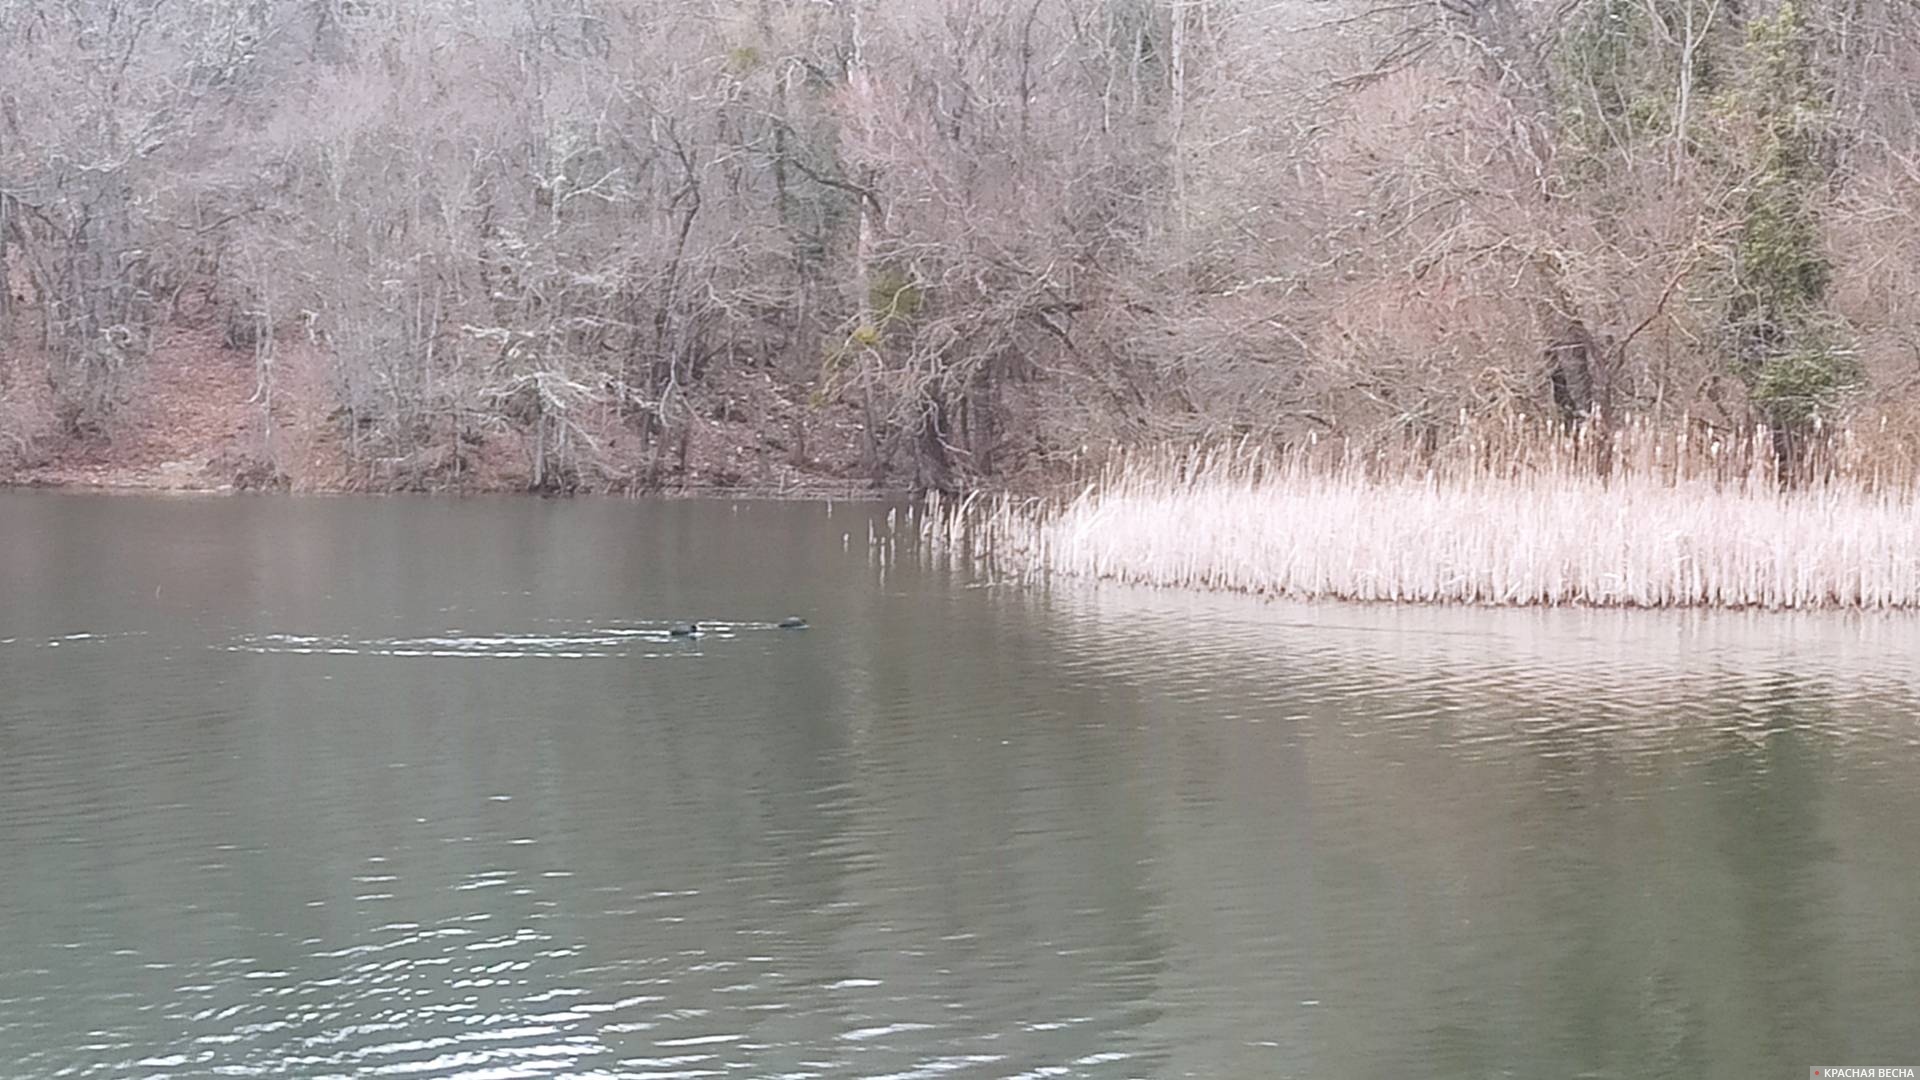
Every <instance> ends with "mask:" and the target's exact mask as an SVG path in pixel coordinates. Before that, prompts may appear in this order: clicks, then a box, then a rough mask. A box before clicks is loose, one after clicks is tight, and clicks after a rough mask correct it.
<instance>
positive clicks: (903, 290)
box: [867, 267, 926, 323]
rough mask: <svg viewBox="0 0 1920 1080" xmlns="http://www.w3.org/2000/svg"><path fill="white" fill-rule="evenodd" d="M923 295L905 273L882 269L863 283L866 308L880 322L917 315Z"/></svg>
mask: <svg viewBox="0 0 1920 1080" xmlns="http://www.w3.org/2000/svg"><path fill="white" fill-rule="evenodd" d="M925 302H926V293H925V291H924V290H922V289H921V287H920V283H919V282H918V281H917V280H916V279H915V278H914V277H913V276H912V275H911V274H909V273H907V272H906V271H903V270H900V269H898V268H895V267H885V268H881V269H878V270H875V271H873V273H872V274H871V275H870V276H869V277H868V280H867V306H868V307H869V308H871V309H872V310H873V312H874V314H875V315H876V316H877V317H878V318H879V320H880V321H881V322H882V323H887V322H891V321H893V320H894V319H910V318H912V317H913V316H915V315H918V314H919V313H920V307H921V305H922V304H924V303H925Z"/></svg>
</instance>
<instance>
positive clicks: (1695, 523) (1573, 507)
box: [922, 422, 1920, 608]
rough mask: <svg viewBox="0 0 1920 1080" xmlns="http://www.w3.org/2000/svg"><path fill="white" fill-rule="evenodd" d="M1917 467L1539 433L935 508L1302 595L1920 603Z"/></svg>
mask: <svg viewBox="0 0 1920 1080" xmlns="http://www.w3.org/2000/svg"><path fill="white" fill-rule="evenodd" d="M1917 496H1920V486H1916V475H1915V470H1914V468H1913V465H1912V463H1911V461H1910V460H1909V459H1907V458H1904V457H1901V456H1898V455H1889V454H1886V453H1884V452H1879V451H1876V450H1872V449H1870V448H1869V447H1868V446H1867V445H1866V440H1863V439H1861V438H1859V437H1858V436H1856V434H1855V433H1853V432H1851V431H1842V432H1823V433H1819V434H1818V435H1817V436H1816V437H1814V438H1811V439H1801V440H1797V441H1794V442H1789V441H1787V440H1778V439H1775V438H1773V437H1772V436H1770V435H1769V434H1768V433H1767V432H1765V431H1757V432H1753V433H1751V434H1748V435H1746V436H1743V437H1741V438H1733V439H1730V438H1726V437H1724V436H1715V435H1713V434H1711V433H1701V432H1697V431H1689V430H1688V429H1687V428H1686V427H1685V426H1682V427H1680V428H1679V429H1678V430H1677V431H1662V430H1660V429H1656V428H1654V427H1652V426H1647V425H1627V426H1623V427H1620V428H1617V429H1614V430H1611V431H1608V432H1605V433H1600V432H1595V431H1592V430H1582V431H1577V432H1573V433H1561V432H1558V431H1555V430H1552V429H1544V430H1543V429H1540V428H1538V427H1537V426H1536V427H1534V428H1533V429H1531V430H1530V429H1529V428H1528V426H1527V425H1525V424H1523V423H1519V422H1515V423H1512V424H1507V425H1503V426H1501V427H1499V428H1495V429H1491V430H1483V431H1478V432H1471V431H1470V432H1468V433H1467V434H1466V435H1463V436H1462V437H1460V438H1457V439H1455V440H1453V441H1451V442H1448V443H1446V444H1444V445H1423V444H1420V443H1417V442H1411V441H1409V442H1398V443H1393V444H1390V445H1386V446H1380V447H1373V448H1368V449H1356V448H1354V447H1353V446H1351V445H1343V446H1327V445H1324V444H1317V445H1308V446H1304V447H1298V448H1294V449H1292V450H1288V451H1271V450H1264V449H1256V448H1252V447H1249V446H1245V445H1237V446H1230V447H1223V448H1216V449H1211V450H1198V451H1188V452H1183V453H1174V452H1165V451H1163V452H1158V453H1148V454H1137V455H1129V456H1124V457H1121V458H1118V459H1116V460H1115V461H1113V462H1111V463H1110V464H1109V465H1107V466H1106V467H1105V468H1103V469H1102V470H1100V472H1099V473H1098V474H1097V475H1096V476H1094V477H1093V478H1091V479H1090V480H1089V481H1088V482H1086V483H1085V484H1084V486H1083V487H1081V488H1080V489H1079V493H1078V494H1077V495H1074V496H1072V497H1069V498H1065V499H1061V500H1054V501H1045V500H1026V501H1020V500H1014V499H1011V498H1006V497H1001V498H986V499H982V498H975V499H970V500H967V501H966V502H964V503H960V504H957V505H956V504H954V503H951V502H948V503H946V504H944V505H943V504H940V503H939V502H938V501H936V503H935V505H934V506H933V507H932V508H931V509H932V511H933V512H932V513H930V514H928V515H926V517H924V518H923V525H922V530H923V538H924V539H925V540H927V541H929V549H930V550H932V551H935V552H939V553H944V554H945V555H946V556H948V557H957V558H964V559H970V560H977V561H980V562H984V563H986V564H989V565H991V566H992V567H993V568H994V569H995V570H997V571H998V572H1000V573H1005V574H1015V575H1025V574H1036V573H1059V574H1069V575H1075V576H1082V577H1089V578H1102V579H1110V580H1115V581H1124V582H1133V583H1139V584H1147V585H1160V586H1175V587H1184V588H1197V589H1218V590H1230V591H1236V592H1248V593H1258V594H1265V595H1272V596H1286V597H1297V598H1337V599H1343V600H1373V601H1381V600H1385V601H1404V602H1421V603H1470V604H1547V605H1567V604H1584V605H1600V606H1636V607H1700V606H1708V607H1767V608H1910V607H1920V497H1917Z"/></svg>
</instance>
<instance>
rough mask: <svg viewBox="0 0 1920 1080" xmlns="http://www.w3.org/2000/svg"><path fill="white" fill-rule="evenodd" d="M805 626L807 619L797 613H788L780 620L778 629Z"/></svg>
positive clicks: (792, 628)
mask: <svg viewBox="0 0 1920 1080" xmlns="http://www.w3.org/2000/svg"><path fill="white" fill-rule="evenodd" d="M806 628H807V620H805V619H803V618H801V617H800V616H798V615H789V616H787V617H786V618H784V619H781V620H780V629H782V630H805V629H806Z"/></svg>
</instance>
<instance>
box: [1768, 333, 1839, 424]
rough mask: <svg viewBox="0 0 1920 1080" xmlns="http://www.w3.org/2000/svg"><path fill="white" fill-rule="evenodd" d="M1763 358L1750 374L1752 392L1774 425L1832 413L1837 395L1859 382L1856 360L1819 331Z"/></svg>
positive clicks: (1800, 422) (1836, 403) (1794, 422)
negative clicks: (1756, 369) (1751, 374)
mask: <svg viewBox="0 0 1920 1080" xmlns="http://www.w3.org/2000/svg"><path fill="white" fill-rule="evenodd" d="M1799 336H1800V338H1801V340H1799V341H1798V342H1797V343H1795V344H1794V345H1793V347H1791V348H1789V349H1787V350H1786V351H1784V352H1779V353H1776V354H1774V355H1772V356H1770V357H1768V358H1767V359H1766V361H1765V362H1764V363H1762V364H1761V365H1760V367H1759V370H1758V371H1757V372H1756V373H1755V375H1754V377H1753V382H1752V385H1753V389H1752V394H1753V397H1754V399H1755V400H1756V401H1759V402H1762V403H1763V404H1764V407H1765V408H1766V411H1767V417H1768V419H1769V420H1770V421H1771V422H1772V423H1774V424H1775V425H1776V426H1781V427H1799V426H1801V425H1804V424H1806V423H1808V422H1810V421H1812V420H1813V419H1814V418H1815V417H1817V416H1819V415H1821V414H1822V413H1831V412H1832V411H1833V409H1834V408H1835V407H1836V406H1837V405H1838V404H1839V401H1840V398H1841V397H1842V396H1843V395H1844V394H1845V393H1846V392H1847V391H1849V390H1852V389H1853V388H1854V387H1855V386H1857V385H1858V384H1859V381H1860V370H1859V364H1858V362H1857V361H1856V360H1855V359H1854V357H1853V356H1852V355H1851V354H1850V353H1847V352H1845V351H1842V350H1840V349H1838V348H1835V347H1834V346H1833V345H1832V344H1831V343H1830V342H1829V341H1827V340H1826V336H1825V335H1824V334H1822V333H1820V332H1818V331H1811V332H1802V334H1801V335H1799Z"/></svg>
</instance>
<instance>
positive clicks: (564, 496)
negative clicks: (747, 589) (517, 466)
mask: <svg viewBox="0 0 1920 1080" xmlns="http://www.w3.org/2000/svg"><path fill="white" fill-rule="evenodd" d="M13 492H46V493H49V494H60V495H98V496H102V497H117V496H142V495H147V496H164V497H173V498H201V499H224V498H255V497H262V496H267V497H273V496H278V497H282V498H298V499H304V498H319V499H339V498H367V499H391V498H420V499H483V498H488V499H490V498H503V499H551V500H556V501H567V500H572V499H608V500H618V501H624V502H640V501H645V500H669V501H679V500H684V499H714V500H725V499H740V500H750V501H755V502H829V501H831V502H903V501H906V500H910V499H912V498H913V497H914V493H913V492H912V491H909V490H906V489H885V488H873V487H863V486H862V485H861V484H860V482H858V481H849V482H848V483H847V485H846V486H844V487H839V486H825V485H821V486H807V487H799V488H775V487H726V486H718V485H704V484H694V485H688V486H684V487H673V488H663V489H660V490H656V491H635V492H629V493H623V492H619V491H610V490H597V489H589V490H582V491H571V492H546V491H528V490H525V489H523V488H511V487H498V488H483V487H475V488H466V489H446V490H440V491H416V490H407V489H393V490H385V491H379V490H355V489H352V488H333V487H326V488H298V489H290V488H246V487H240V486H237V485H233V484H226V485H221V486H217V487H216V486H207V485H200V486H187V485H178V486H169V485H162V484H137V483H119V484H93V483H79V482H74V481H69V480H53V481H42V480H25V481H21V480H0V494H7V493H13Z"/></svg>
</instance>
